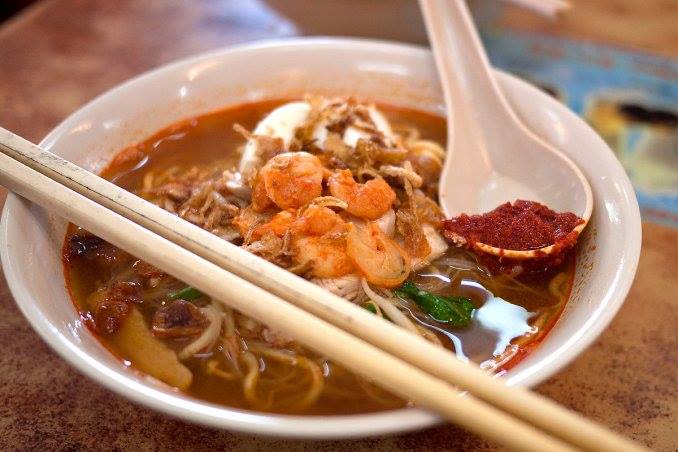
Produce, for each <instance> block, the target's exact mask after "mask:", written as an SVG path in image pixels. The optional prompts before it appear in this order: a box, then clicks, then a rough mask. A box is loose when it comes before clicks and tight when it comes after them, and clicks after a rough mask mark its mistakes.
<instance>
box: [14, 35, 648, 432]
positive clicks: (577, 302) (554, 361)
mask: <svg viewBox="0 0 678 452" xmlns="http://www.w3.org/2000/svg"><path fill="white" fill-rule="evenodd" d="M497 77H498V79H499V82H500V85H501V87H502V88H503V89H504V91H505V92H506V94H507V96H508V99H509V100H510V102H511V103H512V104H513V106H514V108H515V109H516V110H517V112H518V114H519V115H520V116H521V117H522V118H523V119H524V121H525V122H526V123H527V124H528V125H529V126H530V127H531V128H532V129H533V130H534V131H535V132H536V133H537V134H539V135H540V136H542V137H543V138H544V139H546V140H548V141H550V142H551V143H553V144H554V145H555V146H557V147H558V148H560V149H562V150H563V151H564V152H566V153H567V154H568V155H570V157H571V158H572V159H573V160H574V161H575V162H576V163H577V164H578V165H579V166H580V167H581V168H582V170H583V171H584V173H585V174H586V176H587V177H588V178H589V181H590V182H591V186H592V188H593V193H594V197H595V207H594V212H593V217H592V218H591V222H590V225H589V227H588V229H587V232H586V234H585V235H584V236H583V239H582V241H581V244H580V247H579V250H580V251H579V256H578V266H577V273H576V278H575V287H574V290H573V293H572V297H571V299H570V301H569V303H568V305H567V307H566V309H565V312H564V313H563V315H562V316H561V318H560V320H559V321H558V323H557V324H556V326H555V327H554V328H553V330H552V331H551V332H550V334H549V335H548V337H547V338H546V340H545V341H544V342H543V343H542V344H541V346H540V347H539V348H538V349H537V350H536V351H535V352H534V353H532V354H531V355H530V356H529V357H528V358H527V359H525V360H524V361H522V362H521V363H520V364H519V365H518V366H516V367H515V368H513V369H512V370H511V372H510V373H509V374H508V376H507V377H506V378H507V381H508V383H509V384H512V385H516V384H519V385H527V386H531V385H535V384H537V383H539V382H540V381H543V380H544V379H545V378H547V377H549V376H551V375H553V374H554V373H555V372H557V371H558V370H560V369H561V368H562V367H563V366H565V365H566V364H567V363H569V362H570V361H572V359H574V358H575V357H576V356H577V355H578V354H579V353H581V351H582V350H584V349H585V348H586V347H587V346H588V345H590V344H591V342H592V341H593V340H594V339H595V338H596V337H597V336H598V335H599V334H600V332H601V331H602V330H603V329H604V328H605V326H606V325H607V324H608V323H609V322H610V320H611V319H612V317H613V316H614V315H615V313H616V312H617V310H618V309H619V307H620V306H621V304H622V303H623V301H624V297H625V296H626V294H627V291H628V289H629V286H630V285H631V282H632V280H633V276H634V273H635V270H636V264H637V262H638V255H639V252H640V239H641V237H640V217H639V212H638V205H637V203H636V198H635V196H634V193H633V189H632V187H631V184H630V183H629V180H628V179H627V177H626V175H625V173H624V171H623V169H622V167H621V166H620V165H619V163H618V162H617V160H616V159H615V157H614V155H613V154H612V152H611V151H610V149H608V147H607V146H606V145H605V143H604V142H603V141H602V140H601V139H600V138H599V137H598V136H597V135H596V134H595V133H594V132H593V131H592V130H591V129H590V128H589V127H588V126H587V125H586V124H585V123H584V122H583V121H582V120H581V119H579V118H578V117H577V116H575V115H574V114H573V113H572V112H570V111H569V110H567V109H566V108H565V107H563V106H562V105H561V104H559V103H558V102H557V101H555V100H553V99H551V98H550V97H548V96H547V95H546V94H543V93H542V92H541V91H539V90H538V89H536V88H534V87H532V86H530V85H528V84H527V83H525V82H523V81H521V80H519V79H517V78H515V77H512V76H510V75H507V74H505V73H501V72H497ZM305 92H318V93H323V94H353V95H357V96H361V97H367V98H371V99H374V100H381V101H386V102H389V103H392V104H396V105H402V106H411V107H416V108H420V109H425V110H429V111H433V112H441V111H442V106H441V95H440V92H439V88H438V84H437V80H436V75H435V71H434V66H433V61H432V58H431V54H430V53H429V52H428V51H427V50H424V49H421V48H417V47H412V46H407V45H400V44H393V43H386V42H376V41H361V40H348V39H297V40H286V41H275V42H267V43H260V44H254V45H246V46H241V47H232V48H226V49H223V50H218V51H215V52H212V53H208V54H204V55H200V56H196V57H192V58H188V59H185V60H182V61H180V62H177V63H174V64H170V65H168V66H164V67H162V68H159V69H156V70H154V71H152V72H149V73H147V74H144V75H142V76H140V77H137V78H135V79H133V80H131V81H129V82H127V83H124V84H123V85H121V86H119V87H117V88H115V89H113V90H111V91H109V92H108V93H106V94H104V95H102V96H100V97H98V98H97V99H95V100H94V101H92V102H90V103H89V104H88V105H86V106H84V107H83V108H81V109H80V110H78V111H77V112H76V113H74V114H73V115H71V116H70V117H69V118H68V119H66V120H65V121H64V122H62V123H61V124H60V125H59V126H58V127H57V128H56V129H54V130H53V131H52V132H51V133H50V134H49V135H48V136H47V137H46V138H45V139H44V140H43V141H42V143H41V144H42V146H44V147H45V148H47V149H49V150H50V151H52V152H55V153H57V154H60V155H62V156H64V157H66V158H67V159H69V160H71V161H74V162H76V163H77V164H79V165H81V166H84V167H85V168H88V169H90V170H94V171H96V170H98V169H100V168H101V167H102V165H103V164H104V163H105V162H106V160H107V159H108V158H110V157H111V155H112V154H113V153H114V152H115V151H117V150H119V149H122V148H124V147H126V146H128V145H129V144H131V143H134V142H137V141H139V140H141V139H143V138H145V137H147V136H149V135H150V134H152V133H154V132H156V131H157V130H158V129H160V128H162V127H163V126H166V125H168V124H171V123H173V122H175V121H177V120H180V119H184V118H187V117H191V116H194V115H197V114H200V113H204V112H207V111H210V110H214V109H217V108H220V107H222V106H226V105H230V104H234V103H238V102H244V101H252V100H256V99H264V98H268V97H281V96H295V95H302V94H303V93H305ZM65 227H66V223H65V222H64V221H63V220H62V219H60V218H58V217H56V216H54V215H52V214H51V213H49V212H47V211H45V210H44V209H42V208H39V207H37V206H35V205H32V204H30V203H28V202H26V201H24V200H22V199H20V198H19V197H17V196H14V195H10V196H9V197H8V199H7V202H6V204H5V208H4V212H3V216H2V226H1V235H2V265H3V268H4V271H5V276H6V278H7V282H8V284H9V287H10V289H11V291H12V293H13V295H14V297H15V299H16V301H17V303H18V305H19V307H20V308H21V310H22V311H23V313H24V315H25V316H26V318H27V319H28V320H29V321H30V323H31V324H32V325H33V328H35V330H36V331H37V332H38V333H39V334H40V335H41V336H42V337H43V339H44V340H45V341H46V342H47V343H48V344H50V346H51V347H52V348H53V349H54V350H56V351H57V353H59V354H60V355H61V356H62V357H63V358H64V359H66V360H67V361H69V362H70V363H71V364H73V365H74V366H75V367H77V368H78V369H80V370H81V371H82V372H83V373H85V374H87V375H88V376H89V377H90V378H92V379H94V380H95V381H97V382H99V383H101V384H103V385H105V386H107V387H108V388H110V389H112V390H114V391H116V392H118V393H120V394H122V395H124V396H126V397H128V398H130V399H132V400H134V401H137V402H140V403H142V404H144V405H147V406H149V407H152V408H154V409H157V410H160V411H163V412H165V413H168V414H171V415H174V416H177V417H180V418H183V419H185V420H189V421H193V422H199V423H202V424H206V425H211V426H215V427H220V428H227V429H230V430H237V431H241V432H251V433H258V434H264V435H275V436H284V437H314V438H347V437H360V436H368V435H381V434H385V433H394V432H403V431H408V430H413V429H418V428H422V427H426V426H430V425H433V424H435V423H436V422H438V418H437V417H436V416H434V415H432V414H430V413H427V412H425V411H422V410H419V409H401V410H396V411H390V412H384V413H378V414H365V415H355V416H313V417H306V416H279V415H270V414H261V413H256V412H247V411H242V410H235V409H230V408H227V407H222V406H216V405H213V404H209V403H206V402H202V401H200V400H196V399H192V398H190V397H187V396H185V395H183V394H181V393H178V392H175V391H171V390H168V389H167V388H165V387H161V386H160V385H157V384H156V383H154V382H153V381H152V380H150V379H148V378H146V377H144V375H142V374H140V373H138V372H136V371H134V370H131V369H129V368H127V367H125V366H124V365H123V363H122V362H120V361H119V360H118V359H116V358H114V357H113V356H112V355H111V354H110V353H109V352H108V351H106V349H104V348H103V347H102V346H101V345H100V344H99V342H98V341H97V340H96V339H95V338H94V337H93V336H92V334H91V333H90V332H89V331H88V330H87V328H85V326H84V325H83V324H82V323H81V321H80V319H79V317H78V315H77V313H76V311H75V309H74V307H73V304H72V303H71V300H70V299H69V297H68V294H67V292H66V289H65V287H64V276H63V272H62V266H61V261H60V250H61V245H62V241H63V237H64V232H65Z"/></svg>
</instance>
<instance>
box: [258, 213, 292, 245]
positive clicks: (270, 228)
mask: <svg viewBox="0 0 678 452" xmlns="http://www.w3.org/2000/svg"><path fill="white" fill-rule="evenodd" d="M293 221H294V215H292V214H291V213H290V212H288V211H286V210H282V211H280V212H278V213H277V214H275V215H274V216H273V218H271V221H269V222H268V223H265V224H262V225H261V226H259V227H257V228H256V229H254V231H252V240H259V239H260V238H261V237H263V236H264V235H266V234H267V233H269V232H270V233H271V234H273V235H275V236H276V237H282V236H284V235H285V233H286V232H287V230H288V229H289V228H290V226H291V225H292V223H293Z"/></svg>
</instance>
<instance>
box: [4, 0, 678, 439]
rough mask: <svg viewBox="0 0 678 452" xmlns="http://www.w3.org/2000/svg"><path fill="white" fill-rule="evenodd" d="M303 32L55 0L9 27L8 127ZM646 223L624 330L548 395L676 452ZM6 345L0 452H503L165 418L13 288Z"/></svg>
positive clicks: (174, 9)
mask: <svg viewBox="0 0 678 452" xmlns="http://www.w3.org/2000/svg"><path fill="white" fill-rule="evenodd" d="M294 33H296V31H295V29H294V28H293V27H292V26H290V24H289V23H287V22H285V21H282V20H281V19H280V18H278V17H276V16H274V15H272V14H270V13H269V12H267V11H266V10H265V9H263V8H262V7H261V4H260V3H258V2H254V1H226V0H223V1H221V0H205V1H197V0H194V1H191V2H187V1H183V0H163V1H161V0H117V1H113V2H109V1H94V0H46V1H43V2H42V3H39V4H37V6H34V7H33V8H31V9H29V10H27V11H25V12H24V13H22V14H21V15H19V16H17V17H16V18H15V19H13V20H11V21H9V22H6V23H5V24H2V25H1V26H0V124H2V126H3V127H6V128H8V129H11V130H13V131H15V132H17V133H19V134H21V135H23V136H25V137H27V138H29V139H32V140H34V141H39V139H40V138H42V136H44V135H45V134H46V133H47V132H48V131H49V129H50V128H52V127H53V126H54V125H56V124H57V123H58V122H59V121H60V120H62V119H63V118H64V117H66V116H67V115H68V114H69V113H71V112H72V111H73V110H75V109H76V108H77V107H78V106H80V105H82V104H83V103H84V102H86V101H88V100H89V99H91V98H92V97H94V96H95V95H97V94H99V93H101V92H102V91H104V90H106V89H107V88H109V87H111V86H113V85H116V84H117V83H119V82H121V81H123V80H125V79H127V78H129V77H130V76H132V75H134V74H137V73H139V72H141V71H144V70H147V69H149V68H152V67H154V66H158V65H160V64H163V63H165V62H167V61H170V60H173V59H176V58H180V57H183V56H186V55H190V54H192V53H196V52H200V51H204V50H208V49H212V48H216V47H221V46H224V45H228V44H232V43H235V42H241V41H247V40H253V39H261V38H266V37H276V36H287V35H291V34H294ZM4 196H5V192H4V190H3V191H2V192H0V200H4ZM0 202H1V201H0ZM643 228H644V230H643V251H642V255H641V259H640V266H639V269H638V274H637V277H636V281H635V283H634V285H633V288H632V289H631V293H630V295H629V298H628V300H627V301H626V303H625V305H624V306H623V308H622V309H621V311H620V312H619V314H618V315H617V317H616V318H615V320H614V322H613V323H612V325H611V326H610V327H609V328H608V329H607V331H606V332H605V333H604V334H603V335H602V336H601V337H600V339H599V340H598V341H597V342H596V343H595V344H594V345H593V346H592V347H591V348H590V349H588V350H587V351H586V352H585V353H583V354H582V355H581V356H580V357H579V358H578V359H577V360H576V361H574V363H572V364H571V365H570V366H568V367H567V368H566V369H565V370H564V371H562V372H560V373H559V374H557V375H556V376H555V377H553V378H551V379H550V380H549V381H547V382H546V383H544V384H542V385H540V386H539V387H538V388H537V391H538V392H539V393H541V394H543V395H546V396H548V397H550V398H552V399H554V400H556V401H558V402H560V403H562V404H563V405H565V406H567V407H569V408H571V409H574V410H576V411H578V412H580V413H582V414H584V415H585V416H588V417H590V418H591V419H595V420H597V421H599V422H601V423H603V424H605V425H607V426H609V427H610V428H611V429H613V430H616V431H618V432H621V433H623V434H624V435H627V436H629V437H632V438H635V439H636V440H638V441H640V442H641V443H644V444H646V445H648V446H650V447H652V448H653V449H656V450H666V451H669V450H677V449H678V433H677V432H676V424H677V419H678V414H677V413H678V395H677V388H676V380H677V379H678V335H677V334H676V330H677V327H678V297H677V296H676V294H677V293H678V278H676V276H675V268H676V267H677V266H678V247H677V246H676V243H678V231H676V230H671V229H668V228H665V227H662V226H657V225H653V224H647V223H646V224H644V225H643ZM0 343H1V344H2V353H0V450H53V449H58V450H80V449H88V450H89V449H100V450H170V449H171V450H182V449H195V450H222V449H229V450H264V449H272V448H276V449H278V450H313V451H318V450H320V451H334V450H345V449H348V448H350V449H352V450H354V451H356V452H357V451H363V450H365V451H367V450H374V449H378V450H409V449H415V448H421V449H435V450H494V448H493V446H491V445H489V444H487V443H485V442H484V441H483V440H481V439H479V438H478V437H476V436H474V435H471V434H469V433H466V432H464V431H462V430H460V429H458V428H456V427H453V426H450V425H446V426H441V427H438V428H434V429H429V430H425V431H422V432H418V433H414V434H408V435H403V436H398V437H387V438H375V439H369V440H359V441H343V442H322V443H320V442H296V441H287V440H284V441H283V440H267V439H261V438H253V437H247V436H240V435H234V434H231V433H228V432H222V431H216V430H211V429H206V428H203V427H199V426H195V425H190V424H186V423H183V422H181V421H177V420H174V419H171V418H168V417H166V416H163V415H160V414H158V413H156V412H153V411H150V410H148V409H146V408H143V407H140V406H138V405H135V404H133V403H131V402H129V401H127V400H126V399H124V398H122V397H120V396H118V395H116V394H113V393H111V392H110V391H108V390H106V389H104V388H102V387H100V386H98V385H97V384H96V383H94V382H93V381H90V380H89V379H87V378H85V377H84V376H82V375H80V374H79V373H78V372H76V371H75V370H73V369H72V368H71V367H69V366H68V365H67V364H66V363H65V362H64V361H62V360H61V359H60V358H59V357H57V356H56V355H55V354H54V353H53V352H52V351H51V350H50V349H49V347H48V346H47V345H45V344H44V343H43V342H42V341H41V340H40V339H39V338H38V336H37V335H36V334H35V333H34V332H33V330H32V329H31V327H30V326H29V325H28V323H27V322H26V320H24V318H23V317H22V316H21V314H20V312H19V310H18V309H17V307H16V305H15V304H14V301H13V299H12V296H11V295H10V293H9V291H8V289H7V285H6V284H5V282H4V280H2V281H0Z"/></svg>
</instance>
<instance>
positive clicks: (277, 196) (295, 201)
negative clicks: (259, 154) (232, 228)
mask: <svg viewBox="0 0 678 452" xmlns="http://www.w3.org/2000/svg"><path fill="white" fill-rule="evenodd" d="M324 175H325V170H324V168H323V166H322V164H321V163H320V160H318V158H317V157H316V156H314V155H311V154H309V153H307V152H285V153H282V154H278V155H276V156H275V157H273V158H272V159H270V160H269V161H268V162H266V164H265V165H264V166H263V167H262V168H261V171H259V174H258V175H257V180H256V184H255V187H254V193H255V194H256V195H257V198H261V197H262V195H265V196H266V197H268V199H270V200H271V201H273V202H274V203H275V204H276V205H277V206H278V207H280V208H281V209H283V210H287V209H298V208H299V207H301V206H303V205H305V204H307V203H309V202H310V201H311V200H313V199H314V198H317V197H318V196H320V194H321V193H322V183H323V177H324ZM256 204H257V206H261V207H260V208H263V209H265V208H266V207H268V205H267V203H266V202H261V201H259V202H257V203H256ZM257 206H255V208H256V207H257Z"/></svg>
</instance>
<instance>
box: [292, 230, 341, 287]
mask: <svg viewBox="0 0 678 452" xmlns="http://www.w3.org/2000/svg"><path fill="white" fill-rule="evenodd" d="M292 250H293V252H294V260H295V262H296V263H298V264H300V265H302V266H303V265H308V266H309V267H310V271H309V274H310V276H312V277H314V278H337V277H339V276H344V275H347V274H349V273H352V272H353V271H354V270H353V263H352V262H351V259H350V258H349V257H348V254H346V239H345V238H341V237H332V236H331V235H324V236H322V237H302V238H299V239H297V240H295V241H294V242H293V244H292Z"/></svg>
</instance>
